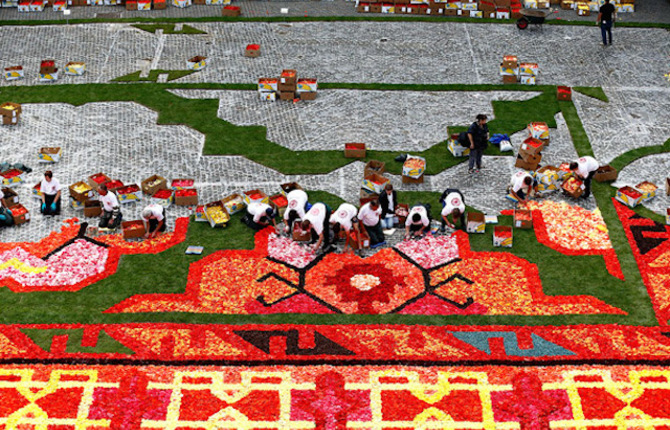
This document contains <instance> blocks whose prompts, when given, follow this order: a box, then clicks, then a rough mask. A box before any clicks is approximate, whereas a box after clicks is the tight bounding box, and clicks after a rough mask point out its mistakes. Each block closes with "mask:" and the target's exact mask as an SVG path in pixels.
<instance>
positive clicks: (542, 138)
mask: <svg viewBox="0 0 670 430" xmlns="http://www.w3.org/2000/svg"><path fill="white" fill-rule="evenodd" d="M527 130H528V138H527V139H526V140H524V141H523V143H522V144H521V146H520V147H519V154H518V155H517V158H516V163H515V164H514V166H515V167H518V168H520V169H524V170H530V171H535V170H537V168H538V166H539V164H540V162H541V161H542V154H541V152H542V150H543V149H544V148H545V147H547V146H549V127H548V126H547V124H546V123H543V122H532V123H530V124H528V128H527Z"/></svg>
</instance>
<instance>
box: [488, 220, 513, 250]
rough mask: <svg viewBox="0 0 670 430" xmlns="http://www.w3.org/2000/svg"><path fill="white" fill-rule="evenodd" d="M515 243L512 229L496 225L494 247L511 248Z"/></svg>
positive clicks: (494, 228)
mask: <svg viewBox="0 0 670 430" xmlns="http://www.w3.org/2000/svg"><path fill="white" fill-rule="evenodd" d="M513 241H514V235H513V233H512V227H509V226H506V225H496V226H494V227H493V246H501V247H503V248H511V247H512V243H513Z"/></svg>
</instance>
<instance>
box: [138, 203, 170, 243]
mask: <svg viewBox="0 0 670 430" xmlns="http://www.w3.org/2000/svg"><path fill="white" fill-rule="evenodd" d="M142 224H144V230H145V231H146V233H145V234H144V237H145V238H146V239H151V238H154V237H156V236H158V234H159V233H163V232H164V231H165V227H166V224H167V220H166V219H165V208H164V207H163V206H161V205H159V204H156V203H151V204H149V205H147V207H145V208H144V209H143V210H142Z"/></svg>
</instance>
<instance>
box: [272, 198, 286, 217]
mask: <svg viewBox="0 0 670 430" xmlns="http://www.w3.org/2000/svg"><path fill="white" fill-rule="evenodd" d="M270 205H271V206H272V207H274V209H275V211H276V212H277V213H278V214H279V216H280V217H283V216H284V212H286V208H287V207H288V200H286V196H285V195H283V194H281V193H278V194H273V195H271V196H270Z"/></svg>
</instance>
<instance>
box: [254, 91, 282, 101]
mask: <svg viewBox="0 0 670 430" xmlns="http://www.w3.org/2000/svg"><path fill="white" fill-rule="evenodd" d="M258 94H259V95H260V98H261V100H263V101H270V102H273V101H275V100H277V93H275V92H267V91H259V92H258Z"/></svg>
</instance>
